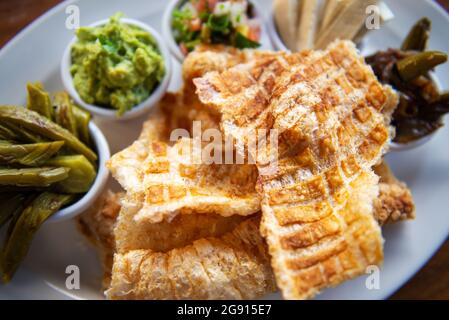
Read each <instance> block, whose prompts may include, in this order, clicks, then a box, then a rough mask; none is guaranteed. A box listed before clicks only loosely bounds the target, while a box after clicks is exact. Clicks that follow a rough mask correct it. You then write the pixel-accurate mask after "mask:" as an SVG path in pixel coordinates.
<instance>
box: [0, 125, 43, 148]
mask: <svg viewBox="0 0 449 320" xmlns="http://www.w3.org/2000/svg"><path fill="white" fill-rule="evenodd" d="M0 137H1V138H2V139H3V140H13V141H16V142H23V143H38V142H43V141H45V139H44V138H42V137H41V136H39V135H37V134H34V133H32V132H30V131H29V130H27V129H25V128H21V127H19V126H17V125H15V124H13V123H6V122H5V123H3V124H2V123H0Z"/></svg>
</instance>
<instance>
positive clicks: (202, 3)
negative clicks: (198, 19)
mask: <svg viewBox="0 0 449 320" xmlns="http://www.w3.org/2000/svg"><path fill="white" fill-rule="evenodd" d="M206 4H207V0H198V1H197V2H196V4H195V7H196V10H197V11H198V14H200V13H203V12H205V11H206V10H207V7H206Z"/></svg>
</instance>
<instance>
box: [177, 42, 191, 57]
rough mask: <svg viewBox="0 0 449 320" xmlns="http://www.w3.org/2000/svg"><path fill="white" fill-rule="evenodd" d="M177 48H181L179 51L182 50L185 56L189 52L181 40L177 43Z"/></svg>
mask: <svg viewBox="0 0 449 320" xmlns="http://www.w3.org/2000/svg"><path fill="white" fill-rule="evenodd" d="M179 49H181V52H182V54H183V55H185V56H186V55H188V54H189V50H188V49H187V47H186V45H185V44H184V43H183V42H181V43H180V44H179Z"/></svg>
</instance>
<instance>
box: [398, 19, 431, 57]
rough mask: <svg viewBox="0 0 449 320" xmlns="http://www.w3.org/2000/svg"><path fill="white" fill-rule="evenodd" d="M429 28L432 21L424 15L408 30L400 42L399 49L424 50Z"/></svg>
mask: <svg viewBox="0 0 449 320" xmlns="http://www.w3.org/2000/svg"><path fill="white" fill-rule="evenodd" d="M431 28H432V22H431V21H430V20H429V18H426V17H424V18H422V19H420V20H419V21H418V22H417V23H416V24H415V25H414V26H413V27H412V29H411V30H410V31H409V33H408V35H407V37H406V38H405V40H404V42H403V43H402V46H401V50H402V51H410V50H413V51H424V50H425V49H426V48H427V42H428V41H429V36H430V29H431Z"/></svg>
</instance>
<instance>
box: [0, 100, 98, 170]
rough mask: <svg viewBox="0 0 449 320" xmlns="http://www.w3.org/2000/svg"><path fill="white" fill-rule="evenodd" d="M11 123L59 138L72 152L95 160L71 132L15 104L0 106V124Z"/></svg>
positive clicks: (48, 136)
mask: <svg viewBox="0 0 449 320" xmlns="http://www.w3.org/2000/svg"><path fill="white" fill-rule="evenodd" d="M4 123H13V124H16V125H18V126H20V127H23V128H25V129H27V130H29V131H31V132H33V133H36V134H39V135H41V136H43V137H46V138H49V139H51V140H61V141H64V142H65V145H66V146H67V147H68V148H69V149H71V150H73V151H74V152H77V153H80V154H82V155H84V156H85V157H86V158H87V159H89V160H90V161H96V160H97V155H96V154H95V152H93V151H92V150H91V149H90V148H89V147H88V146H86V145H85V144H84V143H82V142H81V141H80V140H78V138H77V137H75V136H74V135H73V134H71V133H70V132H69V131H67V130H66V129H64V128H62V127H60V126H59V125H57V124H56V123H54V122H52V121H51V120H49V119H47V118H45V117H43V116H41V115H39V114H38V113H36V112H34V111H30V110H27V109H25V108H21V107H16V106H0V124H4Z"/></svg>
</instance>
